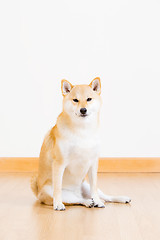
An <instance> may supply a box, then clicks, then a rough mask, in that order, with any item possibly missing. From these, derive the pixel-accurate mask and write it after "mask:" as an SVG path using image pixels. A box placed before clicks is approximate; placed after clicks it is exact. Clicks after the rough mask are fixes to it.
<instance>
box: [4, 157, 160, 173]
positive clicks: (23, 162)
mask: <svg viewBox="0 0 160 240" xmlns="http://www.w3.org/2000/svg"><path fill="white" fill-rule="evenodd" d="M37 170H38V158H36V157H35V158H0V172H37ZM98 172H101V173H105V172H160V158H158V157H157V158H100V159H99V168H98Z"/></svg>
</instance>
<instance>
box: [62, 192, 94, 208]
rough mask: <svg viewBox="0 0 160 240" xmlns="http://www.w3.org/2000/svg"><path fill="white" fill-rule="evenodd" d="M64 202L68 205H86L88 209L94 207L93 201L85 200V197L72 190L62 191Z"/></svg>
mask: <svg viewBox="0 0 160 240" xmlns="http://www.w3.org/2000/svg"><path fill="white" fill-rule="evenodd" d="M62 202H63V203H64V204H66V205H84V206H86V207H89V208H91V207H93V205H94V202H93V200H92V199H91V198H90V199H86V198H83V196H82V195H81V194H79V193H76V192H74V191H71V190H66V189H63V190H62Z"/></svg>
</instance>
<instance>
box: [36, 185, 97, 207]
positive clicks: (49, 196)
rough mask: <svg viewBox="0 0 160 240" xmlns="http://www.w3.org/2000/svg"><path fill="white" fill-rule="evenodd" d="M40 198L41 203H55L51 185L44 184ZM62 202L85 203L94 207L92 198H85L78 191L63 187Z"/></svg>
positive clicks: (68, 203) (69, 203)
mask: <svg viewBox="0 0 160 240" xmlns="http://www.w3.org/2000/svg"><path fill="white" fill-rule="evenodd" d="M38 199H39V201H40V202H41V203H44V204H46V205H50V206H52V205H53V188H52V186H51V185H44V186H43V188H42V189H41V190H40V192H39V194H38ZM62 202H63V203H64V204H66V205H78V204H80V205H84V206H86V207H93V200H92V199H85V198H83V196H82V195H81V194H79V193H77V192H74V191H70V190H66V189H62Z"/></svg>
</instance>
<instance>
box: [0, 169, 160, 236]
mask: <svg viewBox="0 0 160 240" xmlns="http://www.w3.org/2000/svg"><path fill="white" fill-rule="evenodd" d="M30 177H31V173H17V174H16V173H12V174H11V173H1V174H0V239H3V240H10V239H12V240H28V239H30V240H43V239H47V240H50V239H62V240H63V239H71V240H72V239H74V240H75V239H78V240H82V239H84V240H95V239H96V240H97V239H100V240H101V239H109V240H132V239H133V240H135V239H136V240H150V239H153V240H159V239H160V228H159V222H160V214H159V212H160V206H159V201H160V184H159V183H160V174H159V173H102V174H98V184H99V187H100V188H101V189H102V190H103V191H104V192H105V193H107V194H112V195H128V196H130V197H131V198H132V203H131V204H113V203H107V204H106V208H105V209H97V208H93V209H92V208H91V209H90V208H89V209H88V208H85V207H82V206H67V207H66V211H63V212H57V211H53V209H52V207H49V206H45V205H41V204H39V202H38V201H36V198H35V197H34V195H33V193H32V192H31V189H30Z"/></svg>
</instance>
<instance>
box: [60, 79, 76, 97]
mask: <svg viewBox="0 0 160 240" xmlns="http://www.w3.org/2000/svg"><path fill="white" fill-rule="evenodd" d="M72 88H73V86H72V84H71V83H70V82H68V81H67V80H65V79H63V80H62V81H61V90H62V95H63V96H66V95H67V94H68V93H70V91H71V90H72Z"/></svg>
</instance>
